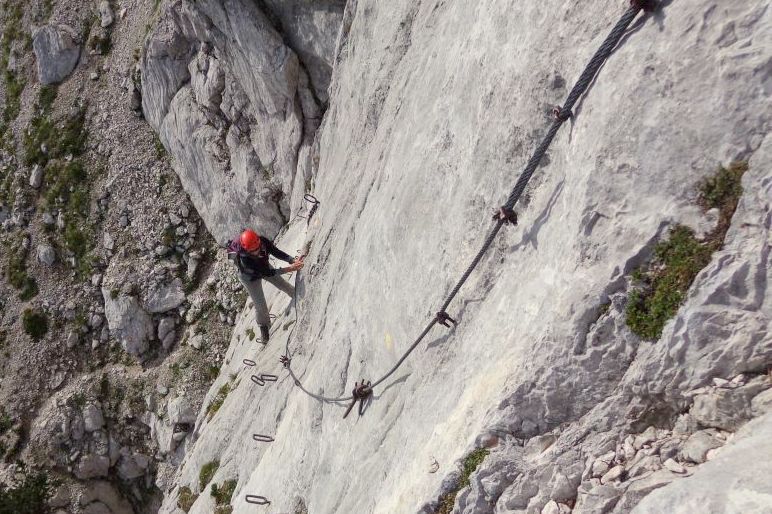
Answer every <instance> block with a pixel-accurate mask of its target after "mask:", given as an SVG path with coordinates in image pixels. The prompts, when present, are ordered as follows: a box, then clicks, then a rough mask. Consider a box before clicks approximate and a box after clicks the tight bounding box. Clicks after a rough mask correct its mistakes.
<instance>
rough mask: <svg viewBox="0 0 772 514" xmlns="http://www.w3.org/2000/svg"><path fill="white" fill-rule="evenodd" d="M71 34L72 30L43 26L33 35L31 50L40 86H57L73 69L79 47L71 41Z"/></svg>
mask: <svg viewBox="0 0 772 514" xmlns="http://www.w3.org/2000/svg"><path fill="white" fill-rule="evenodd" d="M72 33H73V31H72V29H69V28H68V27H65V26H61V25H44V26H42V27H40V28H39V29H38V30H36V31H35V33H34V34H33V36H32V48H33V50H34V51H35V58H36V59H37V69H38V80H40V83H41V84H43V85H47V84H57V83H59V82H61V81H63V80H64V79H65V78H67V76H68V75H69V74H70V73H72V70H73V69H75V65H77V64H78V59H79V58H80V46H79V45H78V44H76V43H75V41H74V40H73V36H72Z"/></svg>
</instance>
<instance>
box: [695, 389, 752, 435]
mask: <svg viewBox="0 0 772 514" xmlns="http://www.w3.org/2000/svg"><path fill="white" fill-rule="evenodd" d="M749 403H750V402H749V398H748V396H747V395H746V394H744V392H743V391H742V390H741V389H715V390H714V391H711V392H709V393H706V394H700V395H697V396H696V397H695V398H694V405H693V406H692V408H691V410H690V411H689V414H691V415H692V417H693V418H694V419H695V420H697V422H698V423H699V424H700V425H702V426H704V427H714V428H720V429H722V430H730V431H735V430H737V428H738V427H739V426H740V425H742V424H743V423H745V421H747V420H748V419H749V417H750V404H749Z"/></svg>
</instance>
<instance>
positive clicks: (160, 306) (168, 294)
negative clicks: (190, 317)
mask: <svg viewBox="0 0 772 514" xmlns="http://www.w3.org/2000/svg"><path fill="white" fill-rule="evenodd" d="M184 301H185V290H184V287H183V284H182V280H180V279H179V278H177V279H174V281H172V282H171V283H170V284H156V285H155V286H154V287H153V289H152V290H151V291H150V292H149V293H148V295H147V301H146V302H145V304H146V306H147V310H148V311H149V312H152V313H154V314H155V313H161V312H167V311H170V310H172V309H176V308H177V307H179V306H180V305H182V303H183V302H184Z"/></svg>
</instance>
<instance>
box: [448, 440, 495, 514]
mask: <svg viewBox="0 0 772 514" xmlns="http://www.w3.org/2000/svg"><path fill="white" fill-rule="evenodd" d="M489 453H490V451H488V450H487V449H485V448H478V449H477V450H474V451H473V452H472V453H470V454H469V455H467V456H466V458H464V461H463V463H462V464H461V467H462V470H461V477H460V478H459V480H458V484H457V485H456V487H455V488H454V489H453V490H452V491H449V492H447V493H445V494H444V495H442V497H441V498H440V505H439V509H438V510H437V512H436V513H435V514H450V513H451V512H453V506H454V505H455V504H456V495H457V494H458V493H459V491H461V490H462V489H463V488H465V487H469V477H470V476H472V473H474V472H475V471H476V470H477V468H479V467H480V464H482V463H483V461H484V460H485V457H487V456H488V454H489Z"/></svg>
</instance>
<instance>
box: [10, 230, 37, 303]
mask: <svg viewBox="0 0 772 514" xmlns="http://www.w3.org/2000/svg"><path fill="white" fill-rule="evenodd" d="M26 258H27V252H26V251H25V250H24V249H23V247H22V246H21V241H18V242H17V245H16V246H15V247H11V248H10V250H9V257H8V264H7V266H6V277H7V278H8V283H9V284H11V285H12V286H13V287H15V288H16V289H19V290H20V291H19V298H20V299H21V300H23V301H27V300H30V299H32V298H34V297H35V295H37V294H38V285H37V282H36V281H35V279H34V278H32V277H30V276H29V275H27V263H26Z"/></svg>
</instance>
